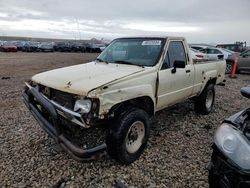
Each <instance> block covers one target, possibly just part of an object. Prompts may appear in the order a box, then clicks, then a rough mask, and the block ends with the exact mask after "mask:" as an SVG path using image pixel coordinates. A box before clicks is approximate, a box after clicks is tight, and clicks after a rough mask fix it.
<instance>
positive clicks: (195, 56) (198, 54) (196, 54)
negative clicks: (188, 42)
mask: <svg viewBox="0 0 250 188" xmlns="http://www.w3.org/2000/svg"><path fill="white" fill-rule="evenodd" d="M189 51H190V55H191V58H192V59H193V60H194V61H199V60H207V55H206V54H204V53H202V52H200V51H199V50H195V49H193V48H189Z"/></svg>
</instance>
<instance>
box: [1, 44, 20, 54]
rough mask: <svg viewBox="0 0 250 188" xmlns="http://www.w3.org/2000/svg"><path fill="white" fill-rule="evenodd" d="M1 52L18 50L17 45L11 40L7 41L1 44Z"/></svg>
mask: <svg viewBox="0 0 250 188" xmlns="http://www.w3.org/2000/svg"><path fill="white" fill-rule="evenodd" d="M0 51H1V52H17V47H16V46H15V45H14V44H13V42H11V41H5V42H3V43H2V45H1V46H0Z"/></svg>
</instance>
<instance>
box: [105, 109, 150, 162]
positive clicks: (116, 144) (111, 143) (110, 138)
mask: <svg viewBox="0 0 250 188" xmlns="http://www.w3.org/2000/svg"><path fill="white" fill-rule="evenodd" d="M138 122H139V125H140V126H143V127H144V129H143V128H138V127H136V128H135V125H136V126H137V125H138ZM132 125H133V126H132ZM131 127H132V128H131ZM137 128H138V129H139V131H141V133H139V134H142V135H143V136H141V138H140V136H139V135H138V132H137V133H136V134H133V133H134V132H133V131H134V130H136V131H138V129H137ZM136 131H135V132H136ZM142 132H143V133H142ZM129 137H130V138H129ZM148 138H149V118H148V114H147V113H146V112H145V111H144V110H141V109H138V108H130V109H129V110H127V111H125V112H124V113H121V115H120V116H119V117H118V118H117V119H116V120H115V121H114V124H113V126H112V127H111V129H110V130H109V131H108V132H107V135H106V144H107V149H108V153H109V155H110V156H111V157H112V158H114V159H115V160H117V161H118V162H120V163H121V164H126V165H128V164H130V163H132V162H134V161H135V160H137V159H138V158H139V157H140V156H141V154H142V153H143V151H144V149H145V147H146V145H147V141H148ZM130 139H131V140H132V141H131V140H130ZM134 139H135V140H134ZM138 139H141V140H140V141H139V142H140V145H138V147H139V148H138V149H136V150H135V151H133V152H132V153H131V152H129V151H128V147H131V146H129V145H132V144H133V142H136V140H138ZM126 141H127V143H126ZM128 141H129V142H128ZM130 149H131V148H130ZM130 151H131V150H130Z"/></svg>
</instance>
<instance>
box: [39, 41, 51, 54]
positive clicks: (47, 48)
mask: <svg viewBox="0 0 250 188" xmlns="http://www.w3.org/2000/svg"><path fill="white" fill-rule="evenodd" d="M38 48H39V51H41V52H54V44H53V43H52V42H42V43H41V44H40V45H39V47H38Z"/></svg>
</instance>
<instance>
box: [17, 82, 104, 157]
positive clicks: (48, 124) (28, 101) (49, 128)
mask: <svg viewBox="0 0 250 188" xmlns="http://www.w3.org/2000/svg"><path fill="white" fill-rule="evenodd" d="M22 96H23V99H24V103H25V105H26V106H27V107H28V109H29V110H30V112H31V113H32V115H33V116H34V118H35V119H36V120H37V122H38V123H39V125H40V126H41V127H42V128H43V129H44V130H45V131H46V132H47V133H48V134H49V135H50V136H51V137H52V138H53V139H55V141H56V142H58V143H59V144H60V145H61V146H62V148H63V149H64V150H65V151H67V152H68V153H69V154H70V155H71V156H72V157H73V158H74V159H76V160H80V161H82V160H94V159H96V158H98V156H99V155H100V153H102V152H104V151H105V150H106V144H105V143H103V144H101V145H98V146H96V147H93V148H86V149H83V148H80V147H79V146H77V145H75V144H74V143H73V142H72V141H70V140H69V139H68V138H67V137H66V136H65V135H64V134H63V132H62V130H61V127H60V118H59V116H60V115H59V114H58V112H57V110H56V107H55V106H54V105H53V104H52V103H51V102H49V101H48V100H47V99H46V98H45V97H43V96H42V95H41V94H40V93H39V92H38V90H37V89H35V88H33V87H29V88H28V89H27V90H25V91H24V92H23V93H22ZM39 105H40V106H42V107H43V108H44V109H45V110H46V111H47V112H48V114H49V117H50V118H49V119H50V120H48V118H46V117H45V116H44V114H43V113H42V111H41V110H40V108H39Z"/></svg>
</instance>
